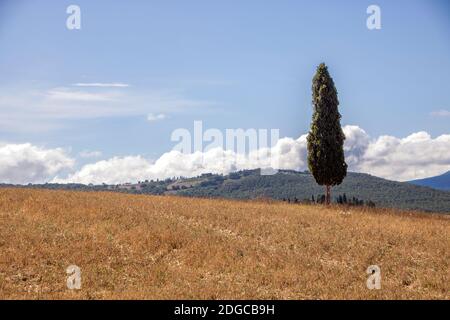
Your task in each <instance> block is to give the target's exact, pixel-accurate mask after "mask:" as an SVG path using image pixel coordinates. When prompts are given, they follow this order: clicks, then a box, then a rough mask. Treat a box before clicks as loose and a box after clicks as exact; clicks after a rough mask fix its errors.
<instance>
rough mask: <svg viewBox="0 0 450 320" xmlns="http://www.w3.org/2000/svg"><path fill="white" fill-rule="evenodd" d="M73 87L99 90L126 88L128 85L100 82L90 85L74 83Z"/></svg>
mask: <svg viewBox="0 0 450 320" xmlns="http://www.w3.org/2000/svg"><path fill="white" fill-rule="evenodd" d="M73 85H74V86H75V87H99V88H128V87H129V86H130V85H129V84H127V83H120V82H117V83H101V82H92V83H74V84H73Z"/></svg>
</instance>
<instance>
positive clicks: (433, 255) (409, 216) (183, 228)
mask: <svg viewBox="0 0 450 320" xmlns="http://www.w3.org/2000/svg"><path fill="white" fill-rule="evenodd" d="M449 218H450V217H449V216H446V215H441V214H420V213H411V212H402V211H398V210H392V209H380V208H367V207H348V208H344V207H341V206H323V205H304V204H295V205H294V204H288V203H286V202H273V201H272V202H267V201H236V200H226V199H198V198H186V197H178V196H148V195H145V196H144V195H132V194H121V193H114V192H79V191H77V192H74V191H64V190H42V189H41V190H33V189H29V188H28V189H25V188H14V189H11V188H4V189H0V299H450V295H449V292H450V287H449V285H450V281H449V273H448V270H449V269H448V262H449V261H450V251H449V250H448V248H449V246H450V242H449V241H450V240H449V239H450V219H449ZM69 265H76V266H78V267H79V268H80V270H81V289H80V290H69V289H68V288H67V286H66V280H67V277H68V274H66V269H67V267H68V266H69ZM370 265H377V266H379V267H380V268H381V275H382V279H381V290H369V289H368V288H367V287H366V281H367V277H368V275H367V273H366V270H367V268H368V267H369V266H370Z"/></svg>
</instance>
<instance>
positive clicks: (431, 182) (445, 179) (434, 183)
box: [408, 171, 450, 191]
mask: <svg viewBox="0 0 450 320" xmlns="http://www.w3.org/2000/svg"><path fill="white" fill-rule="evenodd" d="M408 182H409V183H412V184H415V185H418V186H424V187H430V188H434V189H440V190H448V191H450V171H447V172H446V173H444V174H441V175H439V176H435V177H429V178H425V179H418V180H412V181H408Z"/></svg>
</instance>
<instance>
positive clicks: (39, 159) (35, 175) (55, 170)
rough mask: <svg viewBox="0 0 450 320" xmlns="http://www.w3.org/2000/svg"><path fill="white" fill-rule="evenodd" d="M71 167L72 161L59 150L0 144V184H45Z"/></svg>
mask: <svg viewBox="0 0 450 320" xmlns="http://www.w3.org/2000/svg"><path fill="white" fill-rule="evenodd" d="M73 165H74V160H73V159H71V158H70V157H69V156H68V155H67V154H66V153H65V151H64V150H62V149H60V148H57V149H46V148H41V147H37V146H34V145H31V144H29V143H24V144H0V182H2V183H18V184H25V183H29V182H31V183H43V182H47V181H49V180H51V179H53V177H54V176H55V175H57V174H59V173H61V172H63V171H64V170H68V169H71V168H72V167H73Z"/></svg>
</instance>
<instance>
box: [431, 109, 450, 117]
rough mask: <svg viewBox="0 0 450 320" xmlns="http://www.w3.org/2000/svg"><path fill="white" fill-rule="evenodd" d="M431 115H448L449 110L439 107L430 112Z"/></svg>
mask: <svg viewBox="0 0 450 320" xmlns="http://www.w3.org/2000/svg"><path fill="white" fill-rule="evenodd" d="M431 115H432V116H434V117H450V111H448V110H444V109H441V110H437V111H433V112H431Z"/></svg>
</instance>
